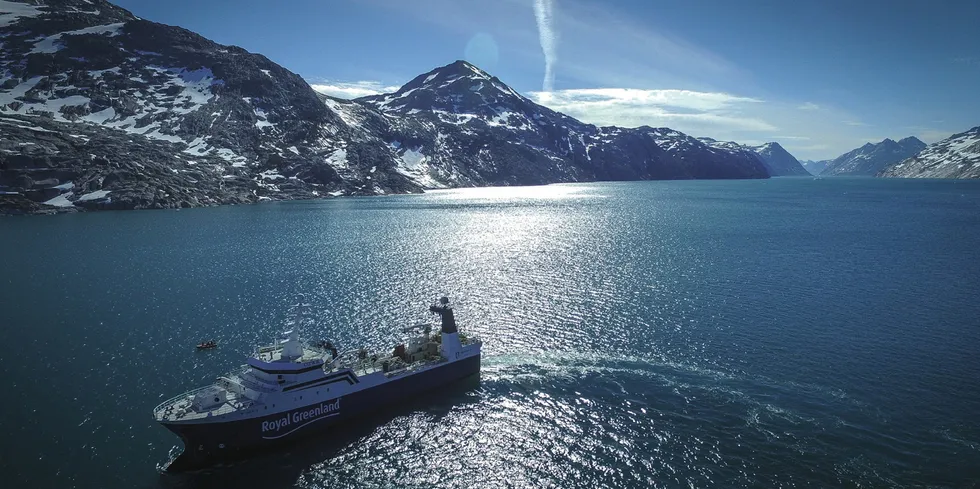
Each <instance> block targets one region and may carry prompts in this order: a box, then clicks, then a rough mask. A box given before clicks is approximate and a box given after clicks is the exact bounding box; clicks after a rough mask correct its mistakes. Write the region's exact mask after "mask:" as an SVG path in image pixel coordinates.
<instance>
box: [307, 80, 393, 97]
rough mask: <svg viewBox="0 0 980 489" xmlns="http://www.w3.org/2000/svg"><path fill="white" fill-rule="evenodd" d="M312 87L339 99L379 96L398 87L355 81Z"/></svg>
mask: <svg viewBox="0 0 980 489" xmlns="http://www.w3.org/2000/svg"><path fill="white" fill-rule="evenodd" d="M310 87H311V88H313V90H316V91H317V92H320V93H322V94H324V95H330V96H332V97H337V98H346V99H352V98H358V97H366V96H368V95H378V94H382V93H391V92H394V91H397V90H398V88H399V87H397V86H387V85H384V84H382V83H381V82H377V81H367V80H364V81H355V82H335V81H327V82H323V83H311V84H310Z"/></svg>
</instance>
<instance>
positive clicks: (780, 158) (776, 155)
mask: <svg viewBox="0 0 980 489" xmlns="http://www.w3.org/2000/svg"><path fill="white" fill-rule="evenodd" d="M698 139H699V140H700V141H702V142H704V143H705V144H707V145H709V146H712V147H715V148H719V149H724V150H727V151H733V152H738V151H749V152H751V153H752V154H754V155H756V156H757V157H758V158H759V159H760V160H761V161H762V163H763V164H764V165H765V166H766V170H767V171H768V172H769V174H770V175H771V176H774V177H777V176H801V175H808V174H809V172H807V170H806V169H805V168H803V165H802V164H801V163H800V162H799V160H797V159H796V157H795V156H793V155H792V154H790V153H789V152H788V151H786V149H785V148H783V147H782V146H781V145H780V144H779V143H777V142H775V141H772V142H768V143H765V144H760V145H756V146H752V145H745V144H739V143H736V142H734V141H718V140H716V139H713V138H709V137H701V138H698Z"/></svg>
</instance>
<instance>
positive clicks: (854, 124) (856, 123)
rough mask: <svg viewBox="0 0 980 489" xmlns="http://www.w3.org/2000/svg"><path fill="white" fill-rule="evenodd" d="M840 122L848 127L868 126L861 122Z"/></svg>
mask: <svg viewBox="0 0 980 489" xmlns="http://www.w3.org/2000/svg"><path fill="white" fill-rule="evenodd" d="M842 122H843V123H844V124H847V125H848V126H858V127H864V126H867V125H868V124H865V123H864V122H861V121H842Z"/></svg>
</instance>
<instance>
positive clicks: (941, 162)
mask: <svg viewBox="0 0 980 489" xmlns="http://www.w3.org/2000/svg"><path fill="white" fill-rule="evenodd" d="M879 176H883V177H906V178H980V126H977V127H974V128H973V129H970V130H969V131H966V132H961V133H959V134H954V135H952V136H950V137H948V138H946V139H943V140H942V141H939V142H937V143H933V144H930V145H929V146H927V147H926V148H925V149H923V150H922V151H920V152H919V153H918V154H917V155H915V156H913V157H911V158H908V159H906V160H903V161H901V162H899V163H897V164H895V165H892V166H890V167H888V168H886V169H885V170H884V171H882V172H881V173H880V174H879Z"/></svg>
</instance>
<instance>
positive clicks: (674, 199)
mask: <svg viewBox="0 0 980 489" xmlns="http://www.w3.org/2000/svg"><path fill="white" fill-rule="evenodd" d="M0 257H2V269H0V286H2V294H0V311H2V319H0V321H2V327H0V344H2V345H3V353H2V354H0V359H2V361H0V379H2V382H3V385H2V386H0V387H2V391H3V393H4V401H3V402H2V403H0V449H2V454H3V456H2V457H0V480H2V481H4V484H3V486H4V487H36V488H69V487H82V488H100V487H138V488H154V487H167V488H170V487H175V488H176V487H232V486H235V485H237V486H241V487H265V488H269V487H292V486H299V487H310V488H319V487H323V488H327V487H329V488H337V487H364V486H370V487H433V486H438V487H542V486H550V487H590V488H592V487H601V486H616V487H831V486H843V487H885V486H908V487H977V486H978V482H977V480H978V479H980V422H978V420H977V416H978V415H980V388H978V379H980V299H978V298H980V182H970V181H905V180H878V179H830V178H828V179H819V180H816V179H808V178H800V179H791V178H787V179H773V180H768V181H732V182H715V181H692V182H642V183H609V184H587V185H558V186H549V187H537V188H514V189H471V190H460V191H447V192H436V193H431V194H427V195H423V196H398V197H384V198H363V199H354V198H351V199H336V200H329V201H318V202H290V203H275V204H263V205H255V206H239V207H221V208H211V209H192V210H182V211H142V212H118V213H109V212H107V213H91V214H79V215H65V216H51V217H27V218H7V219H0ZM301 294H304V295H305V297H306V298H307V300H308V301H310V302H312V303H314V305H315V309H316V313H315V314H316V316H317V318H318V321H319V326H318V327H317V329H316V330H315V331H308V332H307V335H308V336H311V337H332V338H335V339H337V340H339V341H340V342H341V343H342V344H344V345H347V346H357V345H360V344H368V345H372V346H376V347H387V346H388V345H389V344H391V342H393V341H395V340H397V339H398V336H399V333H398V329H399V328H400V326H402V325H404V324H409V323H413V322H416V321H418V320H431V318H428V317H427V316H426V315H425V310H424V307H425V306H426V305H427V304H428V303H429V302H430V301H431V300H432V299H433V298H435V297H437V296H438V295H440V294H447V295H449V296H451V297H453V298H454V299H455V302H456V316H457V319H458V321H459V322H460V326H461V328H462V329H463V330H464V331H467V332H469V333H472V334H476V335H479V336H481V337H482V338H483V340H484V362H483V375H482V379H481V381H480V384H479V386H477V387H475V388H472V389H469V390H465V389H455V390H452V391H449V392H446V393H443V394H438V395H437V394H431V395H427V396H426V397H425V398H424V399H421V400H420V401H418V402H415V403H408V404H405V405H402V406H398V407H397V408H396V409H395V410H393V411H391V412H388V413H385V414H383V415H381V416H379V417H375V418H372V419H371V420H370V421H369V422H368V423H365V424H364V425H363V426H361V425H358V426H353V427H351V428H350V429H348V430H345V431H343V432H339V433H336V434H335V435H334V436H328V437H324V438H323V439H319V440H313V441H311V442H307V443H303V444H301V445H298V446H296V447H293V448H292V449H290V450H287V451H284V452H277V453H272V454H268V455H266V456H263V457H260V458H257V459H254V460H252V461H249V462H247V463H242V464H236V465H233V466H230V467H223V468H217V469H215V470H211V471H208V472H205V473H200V474H192V475H182V476H172V475H164V474H160V473H158V471H157V467H158V465H159V464H161V463H163V462H165V461H166V460H167V459H168V454H169V453H170V451H171V449H172V448H173V447H174V446H175V445H177V444H178V443H179V442H178V440H177V439H176V438H175V437H174V436H173V435H171V434H170V433H169V432H167V431H166V430H164V429H163V428H160V427H158V426H155V425H154V423H153V421H152V419H151V416H150V411H151V409H152V407H153V406H154V405H156V404H157V403H158V402H159V401H161V400H162V399H163V398H165V397H170V396H172V395H175V394H177V393H179V392H181V391H183V390H185V389H188V388H191V387H195V386H197V385H200V384H204V383H207V382H209V381H210V380H211V379H213V377H215V376H216V375H218V374H221V373H223V372H224V371H226V370H228V369H230V368H232V367H234V366H236V365H239V364H241V363H242V360H243V356H242V355H244V354H245V353H246V352H248V351H250V349H251V347H252V346H253V345H255V344H257V343H262V342H266V341H268V340H269V339H271V338H272V337H273V336H274V335H275V333H276V332H277V331H278V330H280V328H281V325H282V322H283V321H284V320H285V319H286V318H287V308H288V305H289V304H291V303H294V302H296V301H297V300H298V298H300V297H302V296H301ZM208 338H214V339H217V340H218V341H219V342H220V343H221V347H220V348H219V349H217V350H215V351H211V352H196V351H194V349H193V345H194V344H196V343H197V342H199V341H201V340H203V339H208Z"/></svg>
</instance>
